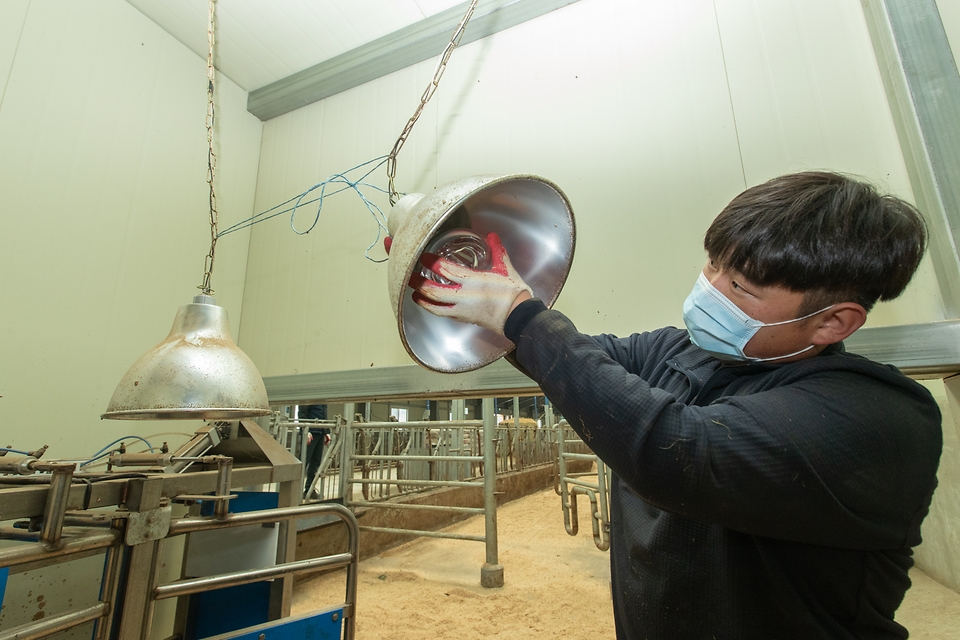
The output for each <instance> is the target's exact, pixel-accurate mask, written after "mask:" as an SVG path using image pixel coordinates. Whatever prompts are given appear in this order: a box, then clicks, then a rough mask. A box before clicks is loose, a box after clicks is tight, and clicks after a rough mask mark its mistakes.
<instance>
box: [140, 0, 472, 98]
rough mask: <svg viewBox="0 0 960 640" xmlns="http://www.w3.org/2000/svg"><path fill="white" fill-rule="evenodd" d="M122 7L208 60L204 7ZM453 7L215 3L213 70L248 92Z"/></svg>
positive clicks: (169, 0) (427, 0)
mask: <svg viewBox="0 0 960 640" xmlns="http://www.w3.org/2000/svg"><path fill="white" fill-rule="evenodd" d="M127 2H128V3H129V4H131V5H132V6H134V7H135V8H137V9H138V10H139V11H140V12H141V13H143V14H144V15H145V16H147V17H148V18H149V19H150V20H152V21H153V22H154V23H156V24H157V25H158V26H159V27H160V28H161V29H163V30H164V31H166V32H167V33H169V34H170V35H172V36H173V37H174V38H176V39H177V40H179V41H180V42H182V43H183V44H184V45H186V46H187V47H188V48H189V49H191V50H192V51H194V52H196V54H197V55H199V56H200V57H201V58H203V59H204V60H206V58H207V2H206V1H205V0H127ZM459 4H464V0H217V5H216V17H217V49H216V66H217V69H218V70H219V71H220V72H221V73H223V74H224V75H225V76H227V77H228V78H230V79H231V80H233V81H234V82H235V83H237V84H238V85H240V86H241V87H242V88H243V89H245V90H246V91H252V90H254V89H259V88H260V87H263V86H265V85H268V84H270V83H271V82H274V81H276V80H280V79H281V78H285V77H286V76H289V75H290V74H293V73H296V72H297V71H301V70H303V69H306V68H308V67H311V66H313V65H315V64H318V63H320V62H323V61H324V60H328V59H329V58H332V57H334V56H337V55H339V54H341V53H344V52H345V51H349V50H350V49H353V48H355V47H358V46H360V45H362V44H365V43H367V42H370V41H371V40H375V39H377V38H379V37H381V36H385V35H387V34H388V33H391V32H393V31H396V30H398V29H401V28H403V27H406V26H407V25H410V24H413V23H414V22H417V21H418V20H422V19H424V18H426V17H428V16H432V15H434V14H436V13H439V12H440V11H443V10H444V9H449V8H450V7H454V6H456V5H459ZM464 10H466V9H464Z"/></svg>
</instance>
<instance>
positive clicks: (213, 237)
mask: <svg viewBox="0 0 960 640" xmlns="http://www.w3.org/2000/svg"><path fill="white" fill-rule="evenodd" d="M215 2H216V0H209V2H208V7H209V8H208V12H207V16H208V19H207V184H208V185H210V253H208V254H207V257H206V259H205V260H204V262H203V269H204V271H203V284H201V285H199V286H198V287H197V288H198V289H200V291H201V292H203V294H204V295H207V296H212V295H213V289H211V288H210V276H211V274H212V273H213V257H214V253H215V251H216V248H217V217H218V214H217V192H216V190H215V189H214V187H213V179H214V175H215V174H216V171H217V154H216V153H214V151H213V125H214V120H215V119H216V111H215V109H214V105H213V78H214V69H213V44H214V37H213V28H214V20H213V13H214V6H215Z"/></svg>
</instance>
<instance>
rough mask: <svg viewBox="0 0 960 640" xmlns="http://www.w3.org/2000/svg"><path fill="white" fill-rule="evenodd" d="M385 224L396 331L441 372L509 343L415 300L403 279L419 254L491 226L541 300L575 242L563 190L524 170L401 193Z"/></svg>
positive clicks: (484, 360) (474, 362)
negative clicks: (435, 312)
mask: <svg viewBox="0 0 960 640" xmlns="http://www.w3.org/2000/svg"><path fill="white" fill-rule="evenodd" d="M388 227H389V231H390V235H391V236H392V237H393V244H392V245H391V247H390V261H389V263H388V265H389V266H388V270H387V280H388V287H389V292H390V305H391V307H392V308H393V313H394V315H395V316H396V319H397V326H398V328H399V330H400V339H401V340H402V341H403V346H404V347H405V348H406V350H407V352H408V353H409V354H410V356H411V357H412V358H413V359H414V360H416V361H417V362H418V363H419V364H421V365H423V366H424V367H427V368H428V369H432V370H434V371H440V372H443V373H458V372H463V371H471V370H473V369H479V368H480V367H483V366H485V365H488V364H490V363H491V362H493V361H494V360H497V359H499V358H500V357H502V356H504V355H506V354H507V353H508V352H509V351H510V350H511V349H513V343H512V342H510V341H509V340H507V339H506V338H504V337H503V336H499V335H497V334H495V333H493V332H492V331H489V330H487V329H484V328H482V327H478V326H476V325H473V324H466V323H463V322H457V321H456V320H451V319H449V318H441V317H438V316H435V315H433V314H432V313H429V312H428V311H424V310H423V309H421V308H420V307H419V306H417V305H416V303H414V302H413V300H412V294H413V289H411V288H410V287H408V286H407V281H408V280H409V279H410V276H411V274H413V272H414V269H416V270H418V271H419V270H420V269H421V266H420V264H419V259H420V254H422V253H423V252H424V251H425V250H428V249H429V250H430V251H431V252H437V251H438V249H439V248H440V247H438V246H437V245H438V243H439V244H443V241H444V239H447V238H451V237H454V238H456V237H457V236H458V235H459V237H460V238H461V240H463V242H465V243H467V244H469V243H470V242H471V239H470V238H476V236H479V237H480V238H485V237H486V235H487V234H488V233H490V232H491V231H494V232H496V233H497V234H498V235H499V236H500V239H501V241H502V242H503V246H504V248H505V249H506V250H507V254H509V256H510V261H511V263H512V264H513V266H514V268H515V269H516V270H517V273H519V274H520V276H521V277H522V278H523V280H524V282H526V283H527V284H528V285H529V286H530V288H531V289H532V290H533V294H534V296H536V297H537V298H540V299H541V300H543V301H544V303H546V305H547V306H548V307H549V306H552V305H553V303H554V302H556V300H557V297H558V296H559V295H560V290H561V289H562V288H563V284H564V282H566V279H567V274H568V273H569V272H570V265H571V263H572V262H573V250H574V245H575V242H576V229H575V226H574V220H573V209H572V208H571V207H570V202H569V201H568V200H567V197H566V196H565V195H564V194H563V192H562V191H560V189H559V188H558V187H557V186H556V185H554V184H553V183H551V182H549V181H547V180H544V179H543V178H540V177H537V176H532V175H505V176H471V177H468V178H463V179H461V180H457V181H456V182H451V183H449V184H446V185H444V186H442V187H439V188H438V189H437V190H436V191H434V192H433V193H431V194H429V195H427V196H424V195H422V194H419V193H412V194H408V195H406V196H404V197H403V198H401V199H400V200H399V201H398V202H397V204H396V206H395V207H394V208H393V209H392V210H391V212H390V217H389V219H388ZM462 230H468V233H466V234H464V233H461V231H462ZM469 232H472V234H471V233H469ZM474 234H475V235H474ZM467 236H469V237H467ZM455 242H456V240H454V243H455ZM440 252H441V253H443V252H442V251H440ZM471 266H472V265H471Z"/></svg>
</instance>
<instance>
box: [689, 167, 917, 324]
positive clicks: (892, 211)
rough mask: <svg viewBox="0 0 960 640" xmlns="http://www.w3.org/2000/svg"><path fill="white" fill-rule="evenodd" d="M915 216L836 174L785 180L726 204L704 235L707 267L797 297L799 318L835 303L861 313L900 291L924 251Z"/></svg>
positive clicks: (753, 189) (896, 200) (810, 174)
mask: <svg viewBox="0 0 960 640" xmlns="http://www.w3.org/2000/svg"><path fill="white" fill-rule="evenodd" d="M926 243H927V230H926V225H925V223H924V221H923V217H922V216H921V215H920V212H919V211H917V209H916V208H915V207H913V206H912V205H910V204H908V203H906V202H904V201H903V200H900V199H899V198H895V197H893V196H888V195H881V194H880V193H879V192H878V191H877V190H876V188H874V187H873V186H872V185H870V184H866V183H864V182H860V181H858V180H855V179H853V178H850V177H848V176H844V175H840V174H837V173H829V172H820V171H810V172H803V173H793V174H788V175H785V176H781V177H779V178H774V179H773V180H770V181H769V182H765V183H763V184H761V185H757V186H755V187H751V188H749V189H747V190H746V191H744V192H743V193H741V194H740V195H738V196H737V197H736V198H734V199H733V200H732V201H731V202H730V204H728V205H727V206H726V207H725V208H724V210H723V211H721V212H720V215H719V216H717V218H716V219H715V220H714V221H713V223H712V224H711V225H710V228H709V229H707V233H706V236H705V237H704V239H703V247H704V249H706V250H707V255H708V256H710V258H711V259H712V260H716V261H718V262H719V263H720V265H721V266H723V267H724V268H729V269H735V270H737V271H739V272H740V273H742V274H743V275H744V277H745V278H747V279H748V280H750V281H751V282H753V283H755V284H758V285H761V286H772V285H779V286H783V287H786V288H788V289H792V290H794V291H799V292H803V293H804V294H805V296H804V302H803V304H802V306H801V309H800V310H799V313H800V314H801V315H803V314H806V313H812V312H813V311H816V310H818V309H821V308H823V307H826V306H828V305H830V304H834V303H836V302H856V303H859V304H860V305H862V306H863V308H864V309H866V310H867V311H869V310H870V309H871V307H873V305H874V303H875V302H876V301H877V300H893V299H894V298H896V297H897V296H899V295H900V294H901V293H903V290H904V289H905V288H906V286H907V283H908V282H910V278H912V277H913V273H914V272H915V271H916V270H917V266H918V265H919V264H920V259H921V258H922V257H923V252H924V250H925V249H926Z"/></svg>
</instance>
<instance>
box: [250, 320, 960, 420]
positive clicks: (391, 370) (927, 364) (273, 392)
mask: <svg viewBox="0 0 960 640" xmlns="http://www.w3.org/2000/svg"><path fill="white" fill-rule="evenodd" d="M844 345H845V346H846V348H847V350H848V351H850V352H852V353H856V354H859V355H862V356H864V357H866V358H869V359H871V360H875V361H877V362H883V363H885V364H892V365H894V366H896V367H897V368H899V369H900V370H901V371H903V373H905V374H906V375H909V376H911V377H914V378H945V377H947V376H951V375H954V374H956V373H960V320H948V321H945V322H931V323H927V324H912V325H900V326H896V327H871V328H868V329H860V330H859V331H857V332H856V333H854V334H853V335H852V336H850V338H848V339H847V340H846V341H845V342H844ZM263 382H264V384H265V385H266V387H267V397H268V398H269V400H270V404H271V405H274V406H276V405H286V404H325V403H340V402H374V401H380V400H399V399H414V398H429V399H431V400H436V399H441V398H481V397H491V396H496V397H509V396H529V395H539V394H540V393H542V392H541V391H540V388H539V387H538V386H537V383H535V382H534V381H533V380H531V379H530V378H528V377H526V376H525V375H523V374H522V373H520V372H519V371H517V370H516V369H514V368H513V367H512V366H511V365H510V364H508V363H507V362H506V361H505V360H498V361H497V362H494V363H493V364H491V365H489V366H486V367H483V368H482V369H477V370H476V371H470V372H467V373H456V374H450V373H437V372H435V371H429V370H427V369H424V368H422V367H419V366H417V365H406V366H401V367H381V368H374V369H354V370H350V371H328V372H324V373H301V374H297V375H289V376H271V377H267V378H264V379H263Z"/></svg>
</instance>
